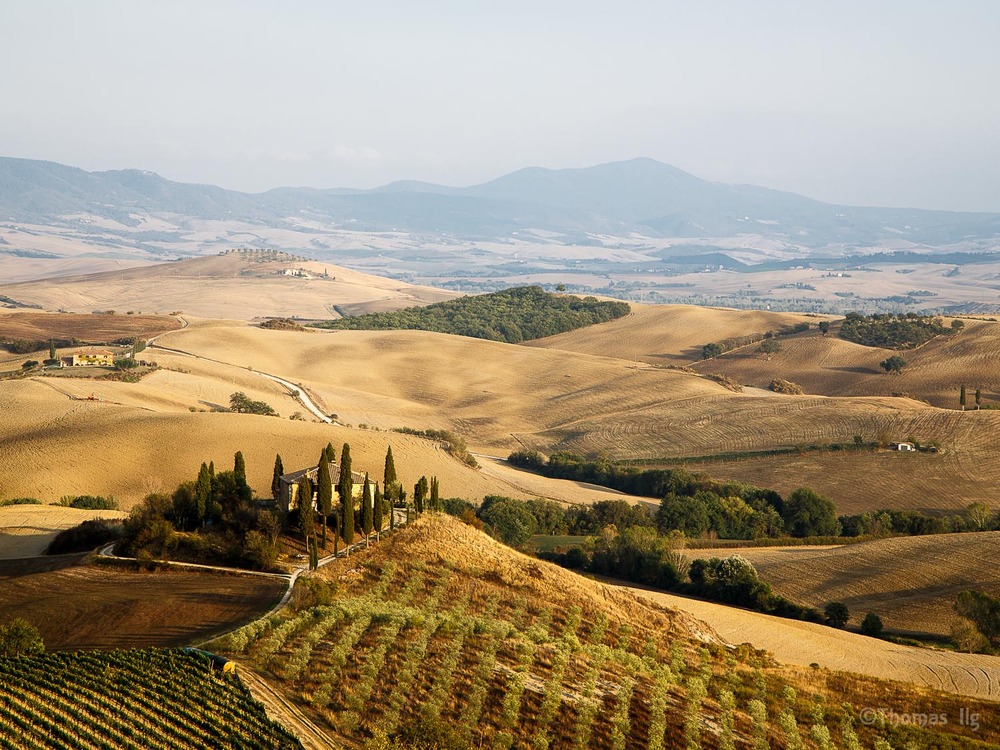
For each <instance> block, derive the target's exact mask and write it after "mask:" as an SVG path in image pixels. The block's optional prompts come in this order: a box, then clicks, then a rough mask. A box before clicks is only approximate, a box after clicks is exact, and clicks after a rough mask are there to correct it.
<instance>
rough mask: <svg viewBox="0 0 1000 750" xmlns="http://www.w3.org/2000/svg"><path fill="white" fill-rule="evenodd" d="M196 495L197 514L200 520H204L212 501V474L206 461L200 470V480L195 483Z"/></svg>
mask: <svg viewBox="0 0 1000 750" xmlns="http://www.w3.org/2000/svg"><path fill="white" fill-rule="evenodd" d="M194 495H195V504H196V506H197V510H196V511H195V514H196V515H197V516H198V521H199V522H203V521H204V520H205V515H206V514H207V513H208V506H209V503H211V501H212V476H211V475H210V474H209V473H208V464H206V463H205V462H204V461H202V463H201V470H200V471H199V472H198V481H197V482H195V485H194Z"/></svg>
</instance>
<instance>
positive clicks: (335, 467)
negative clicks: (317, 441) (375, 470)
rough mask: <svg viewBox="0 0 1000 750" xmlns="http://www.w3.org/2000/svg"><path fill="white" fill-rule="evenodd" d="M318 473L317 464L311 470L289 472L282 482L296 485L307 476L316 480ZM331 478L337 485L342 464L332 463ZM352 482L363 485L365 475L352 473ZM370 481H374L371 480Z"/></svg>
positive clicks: (284, 475)
mask: <svg viewBox="0 0 1000 750" xmlns="http://www.w3.org/2000/svg"><path fill="white" fill-rule="evenodd" d="M318 471H319V464H317V465H316V466H310V467H309V468H306V469H299V470H298V471H292V472H289V473H288V474H282V475H281V481H282V482H284V483H285V484H295V483H296V482H298V481H299V480H300V479H302V477H304V476H306V475H307V474H308V475H309V478H310V479H313V478H315V476H316V473H317V472H318ZM330 476H331V477H332V478H333V482H334V484H336V482H337V477H339V476H340V464H338V463H335V462H333V461H331V462H330ZM351 481H352V482H354V484H361V483H362V482H364V481H365V475H364V474H362V473H361V472H358V471H352V472H351ZM369 481H372V480H370V479H369Z"/></svg>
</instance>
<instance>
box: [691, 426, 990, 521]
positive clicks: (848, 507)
mask: <svg viewBox="0 0 1000 750" xmlns="http://www.w3.org/2000/svg"><path fill="white" fill-rule="evenodd" d="M992 429H993V427H992V425H991V426H990V427H989V428H987V429H984V430H983V433H982V436H981V437H982V438H985V437H986V436H987V435H991V434H993V433H992ZM968 439H969V440H970V443H967V444H966V445H967V446H971V447H966V448H955V449H952V450H948V451H945V452H942V453H936V454H934V453H898V452H893V451H887V450H885V451H883V450H880V451H850V452H844V451H829V450H819V451H807V452H804V453H792V454H788V455H780V456H764V457H760V458H743V459H739V460H732V461H705V462H701V463H699V462H694V463H685V464H684V465H683V468H685V469H688V470H690V471H704V472H705V473H707V474H710V475H711V476H713V477H716V478H718V479H735V480H738V481H741V482H747V483H749V484H754V485H757V486H759V487H770V488H772V489H774V490H777V491H778V492H780V493H782V494H784V495H787V494H788V493H790V492H792V491H793V490H795V489H797V488H798V487H811V488H812V489H814V490H816V491H817V492H819V493H820V494H823V495H826V496H827V497H829V498H831V499H832V500H833V501H834V502H835V503H836V505H837V512H838V513H839V514H847V515H850V514H854V513H864V512H865V511H869V510H882V509H892V510H920V511H926V512H931V513H940V512H946V513H956V512H958V511H961V510H965V508H967V507H968V506H969V505H970V504H971V503H974V502H983V503H987V504H989V505H994V504H995V503H996V493H995V492H992V491H991V489H990V487H991V485H992V486H993V487H995V486H996V484H997V482H998V481H1000V476H997V475H995V474H994V471H993V462H992V461H991V460H990V458H989V456H990V448H989V445H988V442H987V441H984V440H981V439H980V436H979V435H977V434H976V433H975V432H970V433H969V434H968ZM972 441H974V442H972ZM956 445H962V443H961V442H956Z"/></svg>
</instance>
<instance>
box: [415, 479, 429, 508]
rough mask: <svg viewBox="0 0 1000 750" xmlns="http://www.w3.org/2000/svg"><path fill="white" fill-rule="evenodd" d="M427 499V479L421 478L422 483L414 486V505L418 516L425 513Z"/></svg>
mask: <svg viewBox="0 0 1000 750" xmlns="http://www.w3.org/2000/svg"><path fill="white" fill-rule="evenodd" d="M426 498H427V477H420V481H419V482H417V483H416V484H415V485H413V505H414V508H415V510H416V511H417V514H418V515H419V514H421V513H423V512H424V500H425V499H426Z"/></svg>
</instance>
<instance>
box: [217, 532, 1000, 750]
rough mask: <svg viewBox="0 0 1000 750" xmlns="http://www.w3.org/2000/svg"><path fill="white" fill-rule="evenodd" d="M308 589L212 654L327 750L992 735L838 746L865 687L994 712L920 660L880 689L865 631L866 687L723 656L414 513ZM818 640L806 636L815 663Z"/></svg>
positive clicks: (982, 661)
mask: <svg viewBox="0 0 1000 750" xmlns="http://www.w3.org/2000/svg"><path fill="white" fill-rule="evenodd" d="M316 579H318V580H316ZM319 581H326V582H329V583H331V584H333V583H335V588H333V589H332V591H331V595H330V596H329V597H328V598H326V599H325V601H324V602H323V603H314V601H311V600H310V599H309V597H303V598H302V599H301V600H300V603H299V606H297V607H294V608H291V609H289V610H286V611H284V612H282V613H281V614H280V615H278V616H276V617H274V618H271V619H269V620H265V621H261V622H258V623H254V624H251V625H249V626H247V627H245V628H242V629H241V630H239V631H236V632H235V633H233V634H232V635H231V636H229V637H227V638H223V639H221V640H219V641H216V642H215V643H214V644H213V646H212V647H213V648H216V649H222V650H224V651H225V652H226V653H228V654H231V655H233V656H235V658H237V659H239V660H241V661H243V662H248V663H249V664H251V665H252V666H253V667H254V669H255V677H254V680H253V682H252V683H251V684H254V683H256V682H257V681H258V680H263V681H264V682H265V683H266V684H267V685H268V686H269V688H270V690H272V691H273V692H275V693H276V694H278V695H279V696H280V697H281V698H282V699H283V701H284V702H285V704H286V705H287V706H288V707H290V709H292V710H294V711H295V712H297V713H300V714H301V715H304V716H306V717H307V718H308V720H309V722H310V723H311V724H313V726H315V727H316V728H317V730H318V731H319V733H320V734H322V735H326V737H327V742H328V743H329V744H331V745H337V744H355V743H357V744H360V743H364V742H371V743H372V744H376V743H379V742H383V743H385V741H386V740H387V739H388V738H395V739H397V740H398V741H400V742H401V744H402V746H403V747H409V746H411V745H414V744H417V742H418V741H422V742H425V743H427V742H429V743H431V744H432V745H436V746H437V747H475V746H478V745H479V744H480V742H485V741H489V742H491V743H492V744H493V745H494V746H500V747H525V746H536V747H538V746H545V747H553V748H570V747H575V746H582V747H626V748H633V747H634V748H640V747H650V746H651V747H654V748H664V747H678V746H683V745H684V744H685V741H686V740H687V741H691V740H692V738H697V739H698V744H699V745H700V746H702V747H716V746H719V745H720V744H721V743H724V742H725V741H726V738H729V739H731V740H733V741H734V742H735V743H736V746H737V747H742V746H749V744H750V743H751V741H757V742H759V743H763V746H770V747H786V746H788V745H790V744H794V739H793V738H794V737H795V736H799V735H801V737H802V738H803V739H804V740H805V741H806V742H807V743H808V744H806V745H805V746H807V747H814V743H816V745H815V746H822V745H820V744H819V743H820V742H821V741H822V739H821V738H823V737H833V736H835V737H836V738H837V739H838V744H839V741H840V740H843V741H844V742H845V744H846V745H847V746H851V745H850V742H851V737H852V735H853V733H854V732H857V733H858V734H859V735H860V737H859V739H860V740H861V741H863V742H864V745H865V746H872V744H873V743H874V740H875V738H876V737H877V736H881V737H883V738H885V739H888V740H889V741H890V743H891V744H892V746H894V747H895V746H905V745H906V742H912V743H914V746H930V743H935V742H946V743H952V744H950V745H949V746H952V747H975V746H976V742H977V740H983V741H986V742H989V741H992V738H993V734H992V733H993V732H995V731H996V730H995V728H993V727H992V726H990V727H989V728H986V727H985V726H984V727H981V731H980V732H979V733H978V734H977V733H976V732H973V731H970V729H969V728H968V727H962V726H960V725H959V724H958V722H957V721H956V722H950V723H949V724H948V725H947V727H935V728H932V729H930V730H929V731H927V730H919V729H916V728H913V727H898V726H897V727H888V726H887V727H883V726H878V727H877V728H876V727H875V726H872V725H869V724H868V723H867V722H866V723H861V722H856V723H853V722H851V723H848V726H851V725H852V724H853V729H850V730H849V731H848V732H847V734H846V735H844V734H842V729H841V727H842V726H843V722H844V720H845V719H846V718H847V717H849V716H855V717H856V716H857V711H858V710H859V709H860V708H861V707H862V706H867V705H868V703H869V702H870V701H871V699H872V698H871V696H872V694H873V692H875V691H877V695H878V696H879V699H880V700H884V701H886V702H888V703H890V704H891V705H897V704H898V705H905V706H909V707H913V710H915V711H918V710H925V709H924V707H925V706H928V705H936V706H938V709H937V710H938V711H946V712H949V713H950V712H952V711H954V712H955V715H956V716H957V706H958V705H960V704H961V705H969V706H973V707H974V710H980V711H982V712H983V713H982V715H983V716H986V715H988V713H987V712H988V711H989V710H990V708H991V707H992V706H993V705H994V704H993V703H990V702H988V701H989V700H990V699H991V698H993V697H995V692H990V690H989V689H988V688H989V686H987V689H986V690H985V691H984V690H980V691H973V690H971V689H970V687H969V686H968V685H966V684H964V683H963V684H962V685H955V686H948V689H949V691H950V694H949V693H946V692H942V691H940V690H933V689H929V688H928V687H926V686H925V680H924V679H922V677H921V676H920V675H919V674H917V671H916V669H915V668H916V662H915V661H910V662H908V663H907V664H905V666H904V667H903V668H902V669H900V668H897V669H896V670H895V674H896V675H901V676H904V678H905V679H907V680H911V681H912V683H911V684H904V683H900V682H888V681H885V679H884V678H883V677H882V676H881V674H880V671H892V669H891V666H889V665H887V663H886V662H887V659H886V657H887V656H888V655H889V653H890V648H889V646H890V644H884V643H882V642H879V641H874V640H872V639H865V638H861V637H860V636H854V640H853V641H852V642H851V645H852V646H853V648H854V651H855V654H856V655H857V657H858V658H857V659H856V660H855V662H856V663H860V661H861V659H864V658H866V657H867V659H868V661H867V664H866V665H863V666H864V667H865V668H863V669H862V670H861V671H863V672H864V673H865V674H864V675H863V676H862V675H859V674H854V675H851V674H847V673H843V672H836V671H830V670H828V669H825V668H817V669H812V670H808V671H807V670H805V669H798V668H795V667H787V666H781V665H779V664H777V663H775V662H774V661H773V660H772V659H771V658H770V656H769V655H767V654H765V653H763V652H759V651H755V650H754V649H752V648H751V647H749V646H747V645H744V646H727V645H726V644H725V642H724V641H722V640H721V639H720V638H719V637H718V636H717V635H716V634H715V633H714V632H713V630H712V629H711V628H710V627H707V626H706V625H704V624H703V623H702V622H700V621H698V620H696V619H694V618H692V617H691V616H690V615H687V614H685V613H684V612H683V611H681V609H680V608H678V607H676V606H675V605H673V603H671V605H670V606H663V605H662V604H659V603H657V602H655V601H654V600H653V599H652V598H651V595H649V594H647V593H646V592H642V591H636V590H631V589H628V588H625V587H620V586H608V585H605V584H603V583H599V582H594V581H590V580H588V579H586V578H584V577H581V576H578V575H576V574H573V573H571V572H569V571H566V570H562V569H560V568H556V567H554V566H552V565H550V564H548V563H544V562H540V561H537V560H535V559H532V558H529V557H526V556H524V555H521V554H520V553H517V552H515V551H513V550H511V549H509V548H506V547H503V546H502V545H500V544H499V543H497V542H495V541H494V540H492V539H490V538H488V537H486V536H484V535H483V534H481V533H480V532H477V531H475V530H473V529H471V528H470V527H467V526H464V525H463V524H461V523H459V522H458V521H457V520H454V519H450V518H448V517H425V518H422V519H420V520H419V521H417V522H416V524H415V525H414V526H413V527H412V528H408V529H405V530H402V531H400V532H398V533H396V534H394V535H393V536H392V537H390V538H389V539H387V540H384V541H383V542H382V543H380V544H378V545H375V546H374V547H372V548H371V549H370V550H366V551H363V552H361V553H359V554H357V555H355V556H353V557H352V558H350V559H348V560H341V561H337V562H335V563H333V564H331V565H330V566H327V567H325V568H322V569H320V571H318V573H316V574H315V575H314V584H313V588H314V590H322V584H321V583H319ZM722 609H726V608H722ZM728 611H729V612H732V613H735V614H734V616H735V617H739V616H740V615H741V614H752V613H740V612H739V611H738V610H728ZM797 624H799V623H793V625H797ZM814 627H815V628H816V629H818V630H819V631H822V630H829V629H825V628H821V627H820V626H814ZM843 636H845V634H843V633H840V632H837V631H831V636H830V637H832V638H842V637H843ZM823 638H824V634H823V633H821V632H817V633H812V634H809V635H808V636H807V639H808V642H809V645H811V646H812V647H813V648H814V649H815V652H814V653H815V656H816V658H819V659H824V657H823V656H822V651H823V647H824V641H823ZM743 640H745V639H743ZM896 648H898V647H896ZM842 650H843V649H842ZM909 651H910V652H912V656H911V659H912V658H913V657H915V656H916V655H918V654H921V653H924V654H925V656H926V653H925V652H921V651H919V650H917V649H910V650H909ZM961 656H962V655H955V654H943V655H942V656H941V658H942V659H945V660H947V659H951V662H952V663H950V664H947V665H946V663H945V662H942V664H941V665H940V666H942V667H944V669H941V671H940V673H941V674H942V675H947V674H948V671H947V670H948V669H949V668H950V669H954V670H959V669H960V668H961V666H960V665H961V663H962V662H963V659H962V658H961ZM928 658H930V659H931V660H933V659H934V658H935V657H928ZM964 661H965V662H966V663H967V664H969V665H973V664H975V665H980V666H982V667H983V668H988V666H989V665H990V664H991V661H990V657H968V658H966V659H965V660H964ZM938 667H939V665H937V664H936V663H935V665H934V668H935V669H937V668H938ZM877 670H878V671H877ZM906 670H908V671H906ZM993 687H994V688H995V683H993ZM789 688H790V689H791V690H789ZM758 700H759V701H761V702H762V703H763V706H761V705H757V704H755V703H753V702H754V701H758ZM817 705H819V706H820V709H819V710H817V709H816V706H817ZM761 708H764V709H766V713H767V716H768V717H770V718H768V719H765V718H764V717H763V713H762V711H761ZM754 717H755V718H754ZM779 717H780V718H779ZM824 728H825V729H826V730H827V731H824ZM944 732H947V735H944V734H939V733H944Z"/></svg>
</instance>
